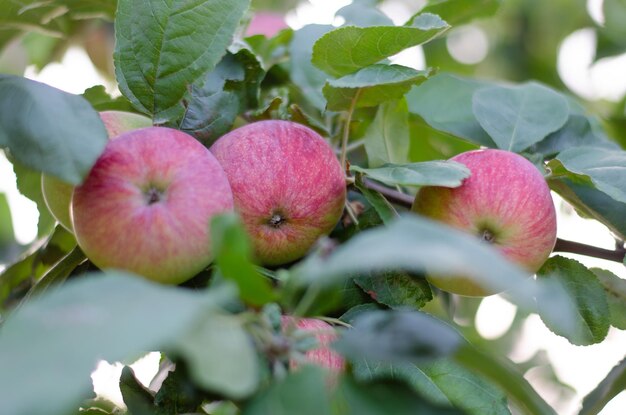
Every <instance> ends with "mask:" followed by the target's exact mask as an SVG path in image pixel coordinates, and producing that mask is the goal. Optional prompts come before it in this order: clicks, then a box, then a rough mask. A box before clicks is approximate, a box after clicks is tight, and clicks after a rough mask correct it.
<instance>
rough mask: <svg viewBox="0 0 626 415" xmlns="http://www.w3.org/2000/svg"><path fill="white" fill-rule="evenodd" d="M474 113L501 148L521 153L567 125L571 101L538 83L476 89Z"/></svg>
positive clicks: (473, 100) (473, 99)
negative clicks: (569, 102)
mask: <svg viewBox="0 0 626 415" xmlns="http://www.w3.org/2000/svg"><path fill="white" fill-rule="evenodd" d="M472 103H473V105H472V108H473V110H474V115H475V116H476V119H477V120H478V122H479V123H480V125H481V126H482V127H483V128H484V129H485V131H487V133H488V134H489V135H490V136H491V138H492V139H493V141H494V142H495V143H496V144H497V145H498V147H499V148H501V149H504V150H509V151H515V152H520V151H522V150H525V149H527V148H528V147H530V146H531V145H532V144H535V143H537V142H539V141H541V140H542V139H543V138H545V137H546V136H547V135H548V134H550V133H553V132H555V131H557V130H558V129H560V128H561V127H563V125H564V124H565V123H566V122H567V119H568V115H569V106H568V103H567V100H566V99H565V98H564V97H563V96H562V95H560V94H558V93H556V92H554V91H553V90H551V89H549V88H547V87H545V86H543V85H540V84H538V83H535V82H529V83H526V84H522V85H518V86H513V87H503V86H496V87H490V88H484V89H480V90H478V91H476V92H475V93H474V96H473V97H472Z"/></svg>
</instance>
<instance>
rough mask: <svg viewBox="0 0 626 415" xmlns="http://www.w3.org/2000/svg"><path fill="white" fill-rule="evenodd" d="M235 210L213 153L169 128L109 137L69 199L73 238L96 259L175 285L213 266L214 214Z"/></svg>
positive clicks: (95, 261)
mask: <svg viewBox="0 0 626 415" xmlns="http://www.w3.org/2000/svg"><path fill="white" fill-rule="evenodd" d="M232 207H233V200H232V193H231V191H230V186H229V185H228V179H227V178H226V174H225V173H224V171H223V170H222V168H221V167H220V165H219V163H218V162H217V160H216V159H215V157H213V155H212V154H211V153H210V152H209V151H208V150H207V149H206V148H205V147H204V146H203V145H202V144H200V143H199V142H198V141H197V140H195V139H194V138H193V137H191V136H189V135H187V134H185V133H183V132H181V131H178V130H174V129H171V128H165V127H149V128H143V129H139V130H133V131H130V132H127V133H124V134H122V135H120V136H119V137H118V138H116V139H115V140H111V141H109V143H108V144H107V146H106V148H105V150H104V152H103V154H102V155H101V156H100V158H99V159H98V161H97V162H96V164H95V165H94V167H93V168H92V169H91V171H90V173H89V175H88V176H87V178H86V180H85V182H84V183H83V184H82V185H80V186H78V187H76V189H75V190H74V196H73V198H72V214H73V220H74V231H75V234H76V240H77V241H78V244H79V246H80V247H81V248H82V250H83V251H84V252H85V254H86V255H87V257H88V258H89V259H90V260H91V261H92V262H93V263H94V264H96V265H97V266H98V267H100V268H120V269H125V270H128V271H131V272H134V273H136V274H140V275H143V276H144V277H146V278H148V279H151V280H155V281H159V282H163V283H171V284H178V283H181V282H183V281H185V280H187V279H189V278H191V277H193V276H194V275H195V274H197V273H198V272H200V271H201V270H202V269H204V268H205V267H206V266H208V265H209V263H210V262H211V261H212V259H213V257H212V253H211V243H210V242H211V241H210V229H209V225H210V221H211V218H212V217H213V216H214V215H215V214H218V213H221V212H224V211H228V210H232Z"/></svg>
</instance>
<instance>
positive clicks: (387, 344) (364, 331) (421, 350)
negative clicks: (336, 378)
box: [333, 310, 462, 363]
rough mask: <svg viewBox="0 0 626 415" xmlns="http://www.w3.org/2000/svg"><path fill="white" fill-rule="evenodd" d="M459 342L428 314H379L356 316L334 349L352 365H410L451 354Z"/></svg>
mask: <svg viewBox="0 0 626 415" xmlns="http://www.w3.org/2000/svg"><path fill="white" fill-rule="evenodd" d="M424 333H429V334H428V336H424ZM461 342H462V339H461V336H460V335H459V333H457V332H456V331H455V330H454V329H453V328H452V327H450V326H448V325H447V324H445V323H444V322H442V321H440V320H438V319H436V318H435V317H432V316H430V315H428V314H425V313H422V312H419V311H410V310H388V311H382V310H380V311H366V312H363V313H361V314H359V315H358V316H357V317H356V319H355V320H354V321H353V322H352V329H351V330H347V331H344V332H343V334H342V336H341V337H340V338H339V340H338V341H336V342H335V343H334V344H333V348H335V349H337V350H339V352H341V354H342V355H344V356H345V357H346V358H347V359H349V360H351V361H359V360H361V359H367V360H372V361H375V362H378V361H382V362H397V363H413V362H420V361H424V360H428V359H434V358H437V357H442V356H448V355H450V354H453V353H454V352H455V351H456V350H457V348H458V347H459V346H460V344H461Z"/></svg>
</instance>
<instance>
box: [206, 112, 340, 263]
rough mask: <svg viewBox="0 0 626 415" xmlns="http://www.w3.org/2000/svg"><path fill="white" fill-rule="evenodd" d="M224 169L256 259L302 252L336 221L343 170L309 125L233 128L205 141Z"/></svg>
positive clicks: (286, 258)
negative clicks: (209, 144)
mask: <svg viewBox="0 0 626 415" xmlns="http://www.w3.org/2000/svg"><path fill="white" fill-rule="evenodd" d="M210 150H211V152H212V153H213V154H215V157H216V158H217V160H218V161H219V162H220V163H221V165H222V167H223V168H224V170H225V171H226V175H227V176H228V180H229V181H230V186H231V188H232V190H233V198H234V200H235V210H237V211H238V212H239V213H240V215H241V217H242V220H243V222H244V225H245V227H246V230H247V231H248V234H249V235H250V237H251V239H252V241H253V244H254V247H255V252H256V257H257V259H258V260H259V261H260V262H262V263H263V264H265V265H280V264H285V263H287V262H291V261H294V260H296V259H298V258H300V257H302V256H303V255H304V254H305V253H306V252H307V251H308V250H309V249H310V248H311V246H312V245H313V243H314V242H315V241H316V240H317V239H318V238H319V237H320V236H322V235H326V234H328V233H329V232H330V231H331V230H332V229H333V227H334V226H335V224H336V223H337V222H338V221H339V218H340V217H341V214H342V212H343V207H344V203H345V201H346V185H345V178H344V173H343V170H342V168H341V166H340V165H339V161H338V160H337V157H336V156H335V154H334V152H333V150H332V148H331V147H330V146H329V145H328V143H327V142H326V141H325V140H324V139H323V138H322V137H321V136H320V135H319V134H317V133H316V132H315V131H313V130H311V129H310V128H307V127H305V126H303V125H300V124H296V123H293V122H289V121H278V120H270V121H259V122H255V123H252V124H248V125H246V126H243V127H240V128H237V129H235V130H233V131H231V132H230V133H228V134H226V135H224V136H223V137H221V138H220V139H219V140H218V141H217V142H215V144H213V146H212V147H211V149H210Z"/></svg>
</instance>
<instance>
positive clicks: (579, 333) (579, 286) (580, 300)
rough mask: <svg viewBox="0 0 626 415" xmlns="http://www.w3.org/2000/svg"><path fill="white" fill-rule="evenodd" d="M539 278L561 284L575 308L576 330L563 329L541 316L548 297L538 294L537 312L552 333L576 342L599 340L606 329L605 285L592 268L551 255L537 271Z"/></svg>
mask: <svg viewBox="0 0 626 415" xmlns="http://www.w3.org/2000/svg"><path fill="white" fill-rule="evenodd" d="M537 278H538V279H539V280H553V281H557V282H558V283H559V284H560V285H562V286H563V287H564V288H565V289H566V290H567V291H568V293H569V295H570V301H571V306H570V308H571V307H573V308H574V309H575V310H576V312H577V316H576V317H577V318H576V326H577V327H576V330H575V331H573V332H570V333H564V332H563V331H562V329H561V327H559V325H558V324H557V325H554V324H553V321H551V319H550V318H545V317H544V313H543V311H544V309H545V307H546V306H547V305H548V304H549V303H550V302H551V301H552V299H551V298H549V297H544V296H539V297H537V312H538V314H539V316H540V317H541V318H542V320H543V322H544V323H545V324H546V326H547V327H548V328H549V329H550V330H551V331H553V332H554V333H555V334H558V335H560V336H563V337H565V338H566V339H567V340H568V341H569V342H570V343H572V344H576V345H589V344H594V343H599V342H601V341H602V340H604V338H605V337H606V335H607V333H608V331H609V325H610V318H609V305H608V303H607V296H606V293H605V291H604V288H603V287H602V285H601V284H600V282H599V281H598V278H597V277H596V276H595V275H594V273H593V272H591V271H590V270H588V269H587V268H585V266H584V265H583V264H581V263H580V262H578V261H575V260H573V259H569V258H564V257H561V256H554V257H552V258H550V259H548V261H546V263H545V264H544V265H543V266H542V267H541V269H540V270H539V271H538V272H537Z"/></svg>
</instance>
